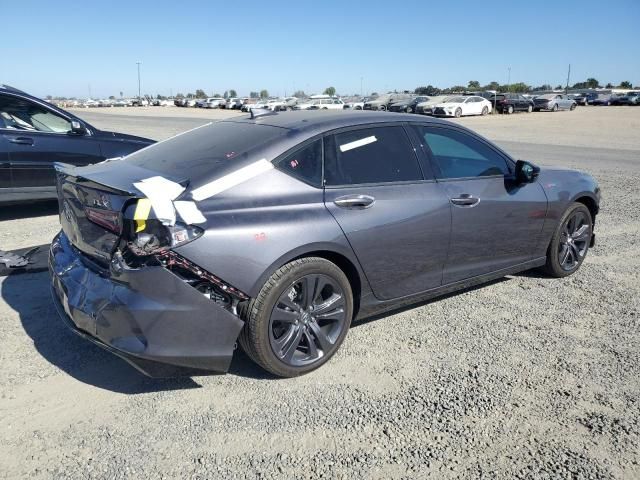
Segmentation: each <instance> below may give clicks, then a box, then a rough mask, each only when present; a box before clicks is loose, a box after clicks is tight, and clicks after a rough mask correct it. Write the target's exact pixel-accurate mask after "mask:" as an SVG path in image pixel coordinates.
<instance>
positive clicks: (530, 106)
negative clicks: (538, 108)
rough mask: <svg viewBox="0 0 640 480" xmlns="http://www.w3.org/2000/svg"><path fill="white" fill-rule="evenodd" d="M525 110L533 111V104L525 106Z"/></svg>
mask: <svg viewBox="0 0 640 480" xmlns="http://www.w3.org/2000/svg"><path fill="white" fill-rule="evenodd" d="M527 112H529V113H531V112H533V105H529V106H528V107H527Z"/></svg>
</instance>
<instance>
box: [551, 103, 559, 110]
mask: <svg viewBox="0 0 640 480" xmlns="http://www.w3.org/2000/svg"><path fill="white" fill-rule="evenodd" d="M551 111H553V112H557V111H558V104H557V103H556V104H555V105H554V106H553V108H552V109H551Z"/></svg>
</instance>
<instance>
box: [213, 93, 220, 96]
mask: <svg viewBox="0 0 640 480" xmlns="http://www.w3.org/2000/svg"><path fill="white" fill-rule="evenodd" d="M213 96H214V97H221V96H222V95H220V94H219V93H214V94H213Z"/></svg>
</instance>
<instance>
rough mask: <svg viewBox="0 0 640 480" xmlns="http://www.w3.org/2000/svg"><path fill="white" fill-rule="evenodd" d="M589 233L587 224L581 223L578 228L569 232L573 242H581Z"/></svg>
mask: <svg viewBox="0 0 640 480" xmlns="http://www.w3.org/2000/svg"><path fill="white" fill-rule="evenodd" d="M588 234H589V225H582V226H581V227H580V228H579V229H577V230H576V231H575V232H573V233H572V234H571V238H572V239H573V241H574V242H582V241H584V240H587V238H588V236H589V235H588Z"/></svg>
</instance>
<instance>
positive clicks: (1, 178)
mask: <svg viewBox="0 0 640 480" xmlns="http://www.w3.org/2000/svg"><path fill="white" fill-rule="evenodd" d="M152 143H153V140H149V139H147V138H142V137H136V136H133V135H127V134H125V133H116V132H106V131H103V130H99V129H97V128H95V127H94V126H92V125H90V124H89V123H87V122H86V121H84V120H82V119H80V118H78V117H76V116H75V115H73V114H72V113H70V112H67V111H65V110H62V109H61V108H58V107H56V106H55V105H52V104H50V103H48V102H45V101H44V100H40V99H39V98H36V97H34V96H32V95H29V94H27V93H25V92H22V91H20V90H18V89H15V88H12V87H8V86H6V85H2V86H0V203H6V202H23V201H30V200H41V199H53V198H56V176H55V170H54V168H53V165H54V163H55V162H64V163H68V164H71V165H74V166H83V165H89V164H92V163H98V162H102V161H103V160H105V159H107V158H112V157H121V156H125V155H128V154H130V153H132V152H135V151H136V150H139V149H141V148H144V147H146V146H148V145H151V144H152Z"/></svg>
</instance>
